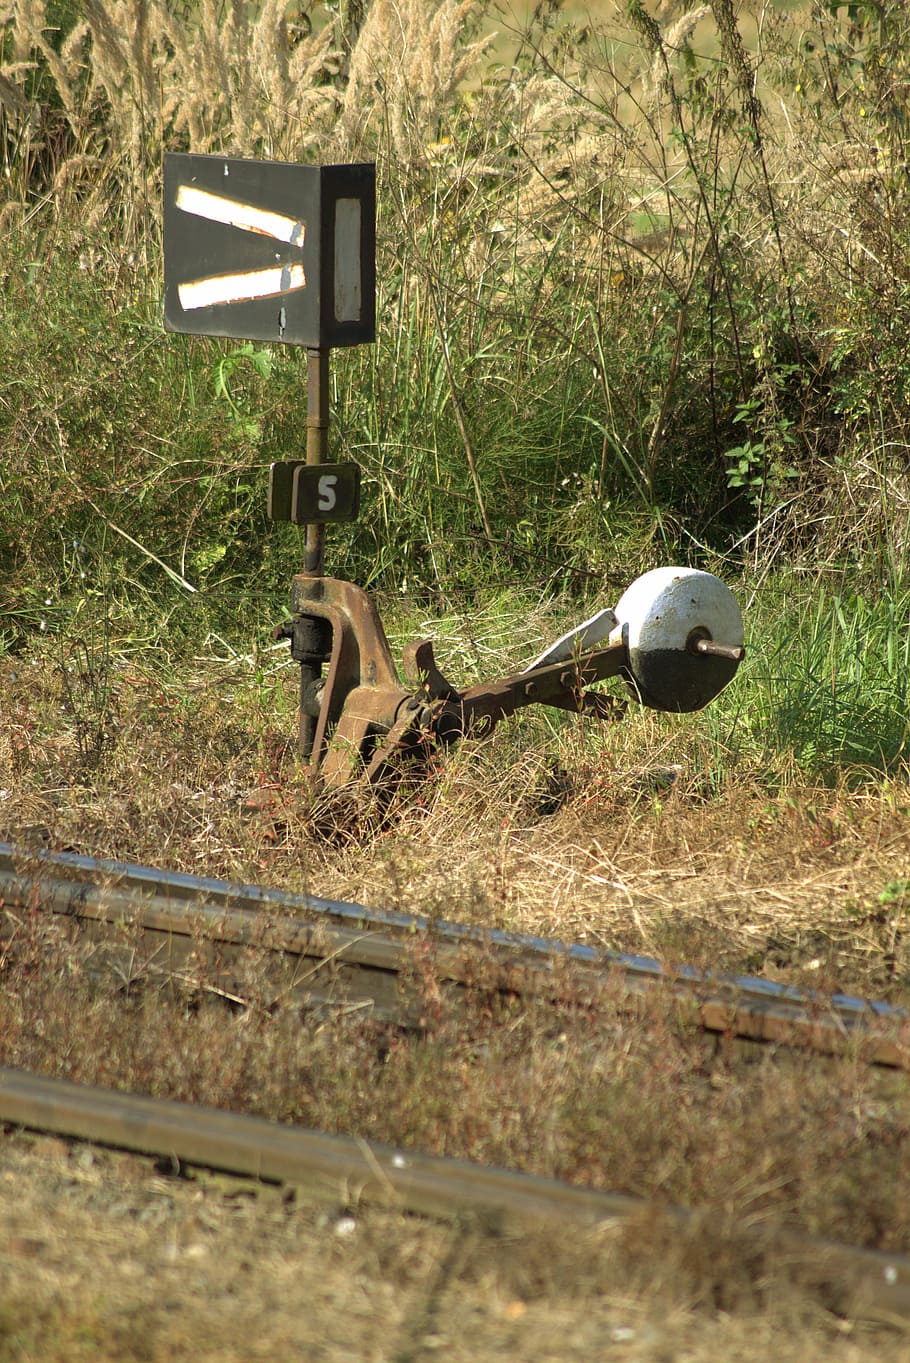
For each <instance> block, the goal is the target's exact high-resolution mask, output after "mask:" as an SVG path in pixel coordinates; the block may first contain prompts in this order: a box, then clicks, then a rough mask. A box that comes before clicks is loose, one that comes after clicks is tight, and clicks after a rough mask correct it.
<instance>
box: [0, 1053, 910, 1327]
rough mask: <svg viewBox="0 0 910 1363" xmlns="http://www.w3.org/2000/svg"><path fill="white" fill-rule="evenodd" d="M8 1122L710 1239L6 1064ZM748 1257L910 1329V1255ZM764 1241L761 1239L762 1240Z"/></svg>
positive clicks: (601, 1205)
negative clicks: (779, 1267) (767, 1262)
mask: <svg viewBox="0 0 910 1363" xmlns="http://www.w3.org/2000/svg"><path fill="white" fill-rule="evenodd" d="M0 1121H2V1122H4V1123H6V1124H7V1125H9V1126H16V1127H20V1128H25V1129H28V1130H35V1131H41V1132H51V1133H54V1134H56V1135H59V1136H65V1137H69V1138H75V1139H80V1140H86V1141H91V1142H93V1143H95V1144H101V1145H106V1146H111V1147H114V1148H117V1149H121V1150H128V1151H133V1152H137V1153H140V1154H144V1155H157V1156H161V1157H164V1158H166V1159H169V1160H171V1161H174V1162H179V1164H180V1165H181V1166H185V1167H190V1168H193V1167H195V1168H200V1169H202V1168H205V1169H214V1170H219V1171H224V1172H227V1173H230V1174H234V1175H240V1176H245V1177H249V1178H253V1179H256V1180H257V1181H260V1182H265V1183H272V1184H280V1185H285V1186H289V1187H292V1188H294V1189H300V1190H302V1191H304V1192H305V1193H306V1194H307V1195H309V1196H310V1197H315V1198H317V1199H322V1200H330V1201H331V1202H333V1203H334V1205H335V1206H352V1205H359V1204H361V1203H363V1204H365V1205H377V1206H384V1207H392V1208H395V1209H397V1210H400V1211H408V1212H412V1213H418V1214H422V1215H429V1216H432V1217H437V1218H439V1217H442V1218H444V1219H462V1220H463V1219H464V1218H465V1217H469V1218H472V1219H474V1221H475V1222H476V1224H478V1226H479V1227H481V1228H483V1229H486V1230H487V1231H491V1232H495V1233H500V1234H501V1233H503V1232H508V1233H510V1234H514V1233H516V1232H521V1231H522V1230H525V1229H528V1228H529V1227H538V1226H541V1225H544V1226H546V1225H547V1224H553V1223H562V1224H564V1225H574V1226H579V1227H587V1228H597V1227H604V1226H617V1225H618V1226H619V1227H620V1228H622V1227H623V1226H624V1225H626V1224H629V1223H633V1222H634V1221H635V1219H636V1218H647V1219H648V1221H649V1225H650V1228H651V1231H652V1233H653V1231H654V1229H655V1226H656V1224H657V1222H658V1221H660V1222H662V1223H663V1224H664V1225H665V1226H666V1227H667V1228H668V1230H669V1232H670V1233H671V1235H674V1236H680V1237H682V1236H686V1235H689V1236H695V1237H704V1235H705V1234H706V1233H707V1231H708V1225H707V1223H706V1218H705V1216H704V1214H702V1213H699V1212H697V1211H689V1210H686V1209H684V1208H680V1207H672V1206H671V1207H653V1206H650V1205H649V1204H647V1203H645V1202H643V1201H641V1200H640V1199H637V1198H634V1197H630V1196H627V1195H625V1194H617V1193H609V1192H603V1191H600V1190H592V1189H586V1188H579V1187H574V1186H571V1185H569V1184H565V1183H561V1182H559V1181H558V1180H556V1179H550V1178H543V1177H540V1176H537V1175H532V1174H524V1173H516V1172H514V1171H511V1170H506V1169H496V1168H490V1167H488V1166H484V1165H478V1164H473V1163H471V1162H469V1161H466V1160H455V1159H442V1158H440V1157H438V1156H432V1155H422V1154H420V1153H417V1152H414V1151H411V1150H401V1149H396V1148H394V1147H392V1146H387V1145H383V1144H380V1143H378V1142H372V1141H371V1142H369V1143H367V1142H366V1141H364V1140H359V1139H356V1138H351V1137H343V1136H330V1135H326V1134H325V1133H323V1132H318V1131H308V1130H305V1129H303V1128H300V1127H294V1126H287V1125H281V1124H280V1123H277V1122H271V1121H266V1120H264V1119H262V1118H258V1117H251V1116H247V1115H244V1114H240V1113H234V1112H224V1111H221V1110H218V1109H215V1108H208V1107H202V1106H199V1105H196V1104H189V1103H177V1102H172V1101H169V1100H163V1099H157V1098H147V1097H140V1096H134V1095H130V1094H124V1093H119V1092H113V1091H110V1090H104V1089H98V1088H91V1087H88V1086H84V1085H80V1084H73V1083H70V1082H69V1081H67V1080H62V1079H48V1078H45V1077H43V1076H40V1075H35V1074H27V1073H25V1072H22V1071H17V1070H11V1069H4V1068H0ZM738 1242H739V1245H740V1250H741V1252H742V1253H744V1254H745V1253H749V1252H750V1251H751V1252H753V1253H754V1250H755V1249H756V1248H758V1247H759V1245H760V1247H761V1249H762V1250H763V1251H764V1252H765V1253H766V1254H767V1255H769V1256H771V1257H773V1259H774V1260H775V1261H776V1262H777V1263H778V1264H779V1265H780V1264H784V1265H786V1271H787V1273H788V1275H789V1276H790V1277H791V1278H792V1279H793V1280H794V1281H804V1282H805V1283H806V1285H807V1286H808V1287H810V1288H814V1289H815V1290H816V1291H818V1292H820V1293H821V1294H822V1296H823V1298H824V1300H825V1301H826V1303H827V1304H828V1305H829V1306H830V1307H831V1308H832V1309H834V1310H836V1311H838V1312H840V1313H843V1314H845V1315H850V1316H854V1317H860V1318H866V1319H872V1320H877V1321H881V1322H885V1323H888V1324H892V1325H900V1326H905V1325H908V1324H910V1258H908V1257H907V1256H905V1255H895V1254H885V1253H881V1252H879V1251H876V1250H867V1249H857V1248H854V1247H852V1246H848V1245H841V1244H837V1243H835V1242H832V1241H828V1240H822V1239H818V1238H815V1237H811V1236H806V1235H801V1234H798V1233H795V1232H792V1231H787V1230H782V1229H778V1230H769V1228H768V1227H762V1228H760V1229H754V1230H749V1229H746V1230H742V1229H741V1230H740V1234H739V1237H738ZM753 1242H754V1243H753Z"/></svg>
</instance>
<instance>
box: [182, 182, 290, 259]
mask: <svg viewBox="0 0 910 1363" xmlns="http://www.w3.org/2000/svg"><path fill="white" fill-rule="evenodd" d="M176 204H177V207H178V208H182V209H183V211H184V212H185V213H193V214H195V216H196V217H197V218H207V219H208V220H209V222H223V223H227V225H228V226H229V227H240V228H242V229H243V230H244V231H246V232H261V233H262V234H263V236H266V237H274V238H275V239H276V240H277V241H286V242H287V243H288V244H289V245H290V246H303V237H304V233H305V231H306V223H303V222H298V220H297V219H296V218H288V217H286V216H285V215H284V214H283V213H273V212H272V211H271V209H268V208H256V206H255V205H254V204H245V203H240V202H239V200H237V199H228V198H225V197H224V195H222V194H211V193H209V191H208V190H207V189H195V188H194V187H193V186H192V185H181V186H180V188H179V189H178V190H177V199H176Z"/></svg>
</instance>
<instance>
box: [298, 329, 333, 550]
mask: <svg viewBox="0 0 910 1363" xmlns="http://www.w3.org/2000/svg"><path fill="white" fill-rule="evenodd" d="M306 355H307V407H306V461H307V464H322V463H324V462H325V457H326V452H327V450H328V443H329V352H328V350H327V349H317V350H307V353H306ZM324 559H325V526H324V525H308V526H307V528H306V554H305V558H304V572H306V573H316V574H318V575H321V574H322V573H323V572H324V571H325V563H324Z"/></svg>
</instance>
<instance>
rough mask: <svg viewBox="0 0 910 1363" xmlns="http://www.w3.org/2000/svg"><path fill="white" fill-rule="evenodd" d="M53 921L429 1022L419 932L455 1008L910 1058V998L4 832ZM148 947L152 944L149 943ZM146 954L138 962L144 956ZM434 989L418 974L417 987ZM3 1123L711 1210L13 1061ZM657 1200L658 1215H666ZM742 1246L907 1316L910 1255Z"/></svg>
mask: <svg viewBox="0 0 910 1363" xmlns="http://www.w3.org/2000/svg"><path fill="white" fill-rule="evenodd" d="M29 919H31V920H37V921H40V923H41V925H42V929H43V930H46V929H47V927H48V926H50V928H51V929H52V930H53V931H57V930H59V932H60V933H61V934H65V935H66V936H67V938H68V937H69V935H70V934H71V935H72V936H73V937H74V938H75V940H77V941H83V940H84V941H87V942H88V943H89V945H90V949H91V955H92V958H93V959H96V960H99V961H100V962H101V964H102V966H103V967H104V968H107V967H110V966H116V967H117V968H118V969H120V970H121V971H125V970H131V971H136V970H139V971H140V972H151V973H153V974H154V973H156V972H157V974H158V975H159V976H160V977H163V978H165V979H167V978H169V977H173V978H174V979H176V980H178V981H180V982H181V984H186V983H190V984H191V983H193V981H194V980H205V981H206V982H207V987H208V986H211V987H217V988H218V989H219V991H221V992H223V993H225V994H227V995H228V996H229V997H232V998H239V997H240V994H239V990H240V988H241V984H240V983H239V981H240V979H241V976H242V963H243V959H244V957H245V956H246V955H248V954H249V953H250V951H251V950H253V951H255V952H257V953H258V956H259V961H260V964H261V965H262V964H265V965H266V966H267V965H268V963H269V962H272V963H273V964H274V966H275V971H276V980H277V979H278V977H279V976H280V981H281V990H282V993H283V994H284V996H285V997H287V995H288V992H289V989H288V985H289V983H290V987H291V988H290V992H292V993H293V996H294V998H295V1000H296V1001H297V1002H299V1003H300V1004H301V1005H303V1006H306V1007H314V1008H321V1007H332V1008H346V1009H347V1008H356V1009H363V1010H365V1011H366V1012H368V1015H369V1016H371V1017H376V1018H377V1019H380V1020H383V1021H394V1022H395V1023H397V1024H399V1025H401V1024H405V1025H407V1023H408V1022H412V1023H416V1024H418V1025H419V1024H420V1021H421V1019H420V1017H419V1008H420V1000H419V997H411V996H410V993H409V988H408V979H409V975H408V972H409V970H411V971H413V969H414V957H415V945H416V946H418V947H419V948H420V951H419V956H420V961H421V968H422V969H430V970H431V972H432V974H433V976H434V978H435V979H436V980H437V981H439V982H441V983H442V984H443V985H444V986H445V987H446V989H447V990H448V991H449V992H448V998H449V999H450V1000H451V1001H452V1002H453V1003H454V1004H455V1005H456V1006H457V1005H458V1004H459V1002H465V1003H466V1001H467V996H468V993H469V991H470V990H472V989H477V988H480V989H483V990H502V991H505V992H507V993H509V994H513V995H514V994H519V995H525V996H527V995H536V996H538V997H541V998H544V999H554V1000H555V999H560V998H562V999H565V998H567V997H568V998H569V999H578V1000H579V1001H581V1002H583V1003H586V1004H587V1003H591V1002H594V1003H596V1002H597V1001H598V1000H600V1001H603V1002H609V1003H610V1004H611V1005H612V1006H618V1007H619V1008H620V1009H628V1010H630V1011H635V1010H639V1009H642V1008H646V1007H649V1006H652V1005H653V1004H654V1003H655V1001H656V1002H658V1003H661V1002H664V1003H666V1004H667V1005H668V1006H669V1007H670V1008H671V1009H673V1010H676V1012H677V1014H678V1017H679V1020H680V1023H681V1025H684V1026H696V1027H699V1028H702V1029H704V1030H705V1031H717V1032H723V1033H724V1034H726V1035H736V1036H741V1037H744V1038H747V1039H748V1040H750V1041H764V1042H773V1043H776V1044H784V1043H785V1044H787V1045H793V1046H800V1047H804V1048H811V1049H813V1050H818V1051H821V1052H824V1053H827V1054H833V1053H842V1052H845V1051H851V1052H853V1053H855V1054H857V1055H861V1056H862V1057H864V1058H866V1059H867V1060H869V1061H870V1062H873V1063H876V1064H883V1065H889V1066H898V1067H902V1068H907V1067H908V1060H910V1019H908V1016H907V1014H906V1012H905V1011H903V1010H901V1009H898V1008H894V1007H892V1006H889V1005H886V1004H876V1003H869V1002H866V1001H863V1000H860V999H855V998H851V997H849V996H844V995H841V996H834V997H824V996H822V995H817V994H812V993H809V992H808V991H803V990H797V989H793V988H790V987H787V986H783V985H777V984H772V983H769V982H767V981H763V980H761V979H757V978H753V977H748V976H720V975H718V976H709V975H707V974H705V973H703V972H699V971H696V970H694V969H691V968H688V967H682V968H679V969H670V968H668V967H667V966H665V965H663V964H661V963H660V962H658V961H655V960H652V959H650V958H647V957H638V956H631V955H624V954H622V953H613V952H608V951H596V950H593V949H591V948H588V947H583V946H573V945H568V944H564V943H559V942H552V941H547V940H544V939H541V938H536V937H531V936H525V935H518V934H509V933H503V932H498V931H481V930H478V929H472V928H466V927H464V926H460V925H458V924H454V923H444V922H443V923H436V922H434V923H430V922H429V921H427V920H426V919H423V918H419V917H412V916H410V915H406V914H400V913H388V912H379V911H374V910H370V909H368V908H366V907H364V906H362V905H356V904H347V903H343V902H339V901H334V900H327V899H321V898H317V897H313V896H307V895H293V894H288V893H286V892H283V891H278V890H271V889H264V888H262V887H256V886H244V885H236V884H231V883H229V882H225V881H220V880H214V879H209V878H198V877H193V876H188V875H185V874H182V873H177V872H161V871H158V870H153V869H150V868H146V867H141V866H133V865H129V864H126V863H120V862H112V861H99V860H96V859H94V858H90V857H83V856H78V855H75V854H72V853H51V852H37V853H33V852H28V851H24V850H22V849H15V848H13V847H12V846H10V845H8V844H0V928H2V936H3V938H4V941H5V942H6V944H7V945H10V944H13V946H14V943H15V938H16V935H17V934H18V933H20V932H23V931H25V930H26V928H27V921H28V920H29ZM140 958H141V959H140ZM137 962H138V964H137ZM417 993H418V995H419V991H417ZM0 1122H2V1123H5V1124H6V1125H7V1126H15V1127H22V1128H26V1129H30V1130H36V1131H43V1132H52V1133H55V1134H57V1135H60V1136H64V1137H67V1138H72V1139H78V1140H86V1141H92V1142H95V1143H99V1144H102V1145H106V1146H111V1147H116V1148H120V1149H125V1150H129V1151H134V1152H137V1153H142V1154H145V1155H157V1156H161V1157H164V1158H166V1159H170V1160H172V1161H174V1162H176V1163H178V1164H179V1165H180V1166H181V1167H183V1166H186V1167H189V1168H192V1167H198V1168H209V1169H215V1170H220V1171H224V1172H227V1173H230V1174H233V1175H238V1176H240V1177H249V1178H254V1179H257V1180H261V1181H265V1182H268V1183H274V1184H279V1185H286V1186H291V1187H295V1188H298V1187H299V1188H301V1189H303V1190H305V1191H306V1192H307V1193H308V1194H309V1195H311V1196H315V1197H318V1198H322V1199H329V1200H331V1201H333V1202H334V1203H335V1205H336V1206H337V1205H351V1204H352V1203H353V1204H358V1203H360V1202H362V1203H364V1204H365V1205H371V1204H379V1205H384V1206H392V1207H395V1208H397V1209H399V1210H404V1211H408V1212H413V1213H419V1214H423V1215H430V1216H434V1217H444V1218H453V1217H454V1218H459V1219H460V1218H463V1217H470V1218H473V1219H475V1220H476V1221H477V1223H478V1224H479V1225H480V1226H482V1227H485V1228H488V1229H490V1230H493V1231H495V1232H502V1231H512V1230H520V1229H521V1228H523V1227H525V1226H528V1225H539V1224H541V1223H543V1224H547V1223H553V1222H561V1223H564V1224H570V1225H578V1226H584V1227H593V1228H597V1227H601V1226H617V1227H619V1228H620V1230H622V1228H623V1227H625V1226H630V1227H631V1228H632V1229H633V1235H634V1226H635V1223H636V1219H641V1218H643V1219H644V1221H646V1222H647V1224H648V1225H652V1223H654V1224H656V1223H657V1222H659V1223H660V1224H662V1225H663V1226H665V1227H666V1229H667V1230H668V1232H669V1233H670V1234H671V1235H672V1236H674V1237H680V1238H681V1239H683V1240H684V1241H685V1238H686V1237H696V1238H699V1237H701V1236H703V1235H704V1234H705V1233H706V1227H709V1226H710V1225H711V1224H712V1223H715V1222H716V1220H717V1218H716V1217H715V1216H714V1214H713V1213H705V1212H700V1211H698V1210H688V1209H684V1208H680V1207H673V1206H670V1207H663V1206H657V1207H655V1206H653V1205H651V1204H649V1203H646V1202H644V1201H642V1200H640V1199H637V1198H634V1197H631V1196H627V1195H624V1194H614V1193H609V1192H604V1191H600V1190H591V1189H586V1188H582V1187H576V1186H570V1185H568V1184H564V1183H561V1182H559V1181H558V1180H555V1179H550V1178H542V1177H537V1176H534V1175H528V1174H523V1173H517V1172H514V1171H509V1170H504V1169H496V1168H489V1167H485V1166H479V1165H476V1164H472V1163H470V1162H468V1161H465V1160H447V1159H441V1158H438V1157H434V1156H428V1155H422V1154H420V1153H418V1152H414V1151H411V1150H403V1149H396V1148H394V1147H390V1146H386V1145H382V1144H379V1143H375V1142H369V1143H367V1142H366V1141H364V1140H361V1139H357V1138H356V1137H354V1138H351V1137H335V1136H329V1135H327V1134H325V1133H322V1132H314V1131H308V1130H304V1129H302V1128H299V1127H292V1126H288V1125H282V1124H279V1123H276V1122H271V1121H266V1120H263V1119H261V1118H256V1117H250V1116H247V1115H243V1114H239V1113H233V1112H225V1111H219V1110H215V1109H211V1108H206V1107H202V1106H198V1105H191V1104H184V1103H176V1102H172V1101H163V1100H158V1099H152V1098H147V1097H143V1096H137V1095H128V1094H124V1093H119V1092H117V1093H114V1092H111V1091H107V1090H102V1089H96V1088H88V1087H86V1086H83V1085H77V1084H73V1083H70V1082H68V1081H66V1080H58V1079H50V1078H46V1077H42V1076H38V1075H33V1074H27V1073H24V1072H21V1071H16V1070H11V1069H2V1068H0ZM655 1218H656V1222H655ZM723 1229H725V1230H726V1231H727V1232H732V1233H733V1235H734V1242H735V1244H736V1245H737V1246H739V1251H738V1252H741V1253H742V1254H743V1255H748V1256H750V1261H751V1256H753V1255H754V1254H755V1252H756V1251H760V1252H761V1253H762V1254H764V1255H765V1256H769V1257H770V1259H773V1261H774V1262H775V1263H776V1264H778V1265H780V1264H785V1265H786V1271H787V1273H788V1274H790V1273H792V1275H793V1277H794V1279H795V1280H798V1281H804V1282H805V1283H806V1285H807V1287H809V1288H810V1290H813V1291H814V1292H815V1293H816V1294H820V1295H821V1297H822V1299H823V1300H824V1301H825V1303H826V1304H828V1305H829V1306H831V1307H833V1308H834V1309H835V1310H837V1311H839V1312H843V1313H844V1314H847V1315H851V1316H857V1317H865V1318H870V1319H875V1320H880V1321H885V1322H890V1323H895V1324H900V1325H902V1326H906V1325H907V1324H910V1257H907V1256H904V1255H892V1254H885V1253H881V1252H879V1251H875V1250H867V1249H861V1248H856V1247H853V1246H849V1245H843V1244H837V1243H834V1242H831V1241H826V1240H820V1239H818V1238H813V1237H809V1236H806V1235H803V1234H801V1233H798V1232H793V1231H790V1230H788V1229H786V1228H780V1227H778V1228H774V1227H769V1226H768V1225H762V1226H758V1227H751V1228H750V1227H748V1226H745V1227H743V1226H737V1225H735V1224H734V1225H733V1226H732V1227H731V1226H726V1227H725V1228H723Z"/></svg>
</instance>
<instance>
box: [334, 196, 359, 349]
mask: <svg viewBox="0 0 910 1363" xmlns="http://www.w3.org/2000/svg"><path fill="white" fill-rule="evenodd" d="M360 216H361V205H360V200H359V199H339V200H338V201H337V203H336V204H335V321H336V322H359V321H360V318H361V314H362V312H363V298H362V288H361V265H360Z"/></svg>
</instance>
